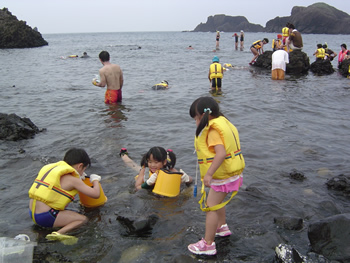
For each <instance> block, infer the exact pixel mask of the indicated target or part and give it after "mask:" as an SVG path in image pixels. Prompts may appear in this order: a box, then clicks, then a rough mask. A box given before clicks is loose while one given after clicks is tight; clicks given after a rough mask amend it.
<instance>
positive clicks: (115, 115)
mask: <svg viewBox="0 0 350 263" xmlns="http://www.w3.org/2000/svg"><path fill="white" fill-rule="evenodd" d="M106 107H107V108H106V109H105V110H103V111H102V112H103V115H104V116H107V117H108V118H106V119H105V123H109V124H110V126H109V127H111V128H118V127H121V126H122V123H121V121H127V120H128V118H127V117H126V116H125V114H124V111H129V110H128V109H127V108H126V107H125V106H124V105H122V104H120V103H117V104H106Z"/></svg>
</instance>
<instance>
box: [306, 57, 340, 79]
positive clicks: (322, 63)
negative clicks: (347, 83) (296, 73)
mask: <svg viewBox="0 0 350 263" xmlns="http://www.w3.org/2000/svg"><path fill="white" fill-rule="evenodd" d="M310 70H311V71H312V72H313V73H315V74H317V75H319V76H323V75H329V74H332V73H334V71H335V70H334V68H333V66H332V63H331V61H330V60H326V59H322V60H321V59H320V60H316V61H315V62H313V63H311V66H310Z"/></svg>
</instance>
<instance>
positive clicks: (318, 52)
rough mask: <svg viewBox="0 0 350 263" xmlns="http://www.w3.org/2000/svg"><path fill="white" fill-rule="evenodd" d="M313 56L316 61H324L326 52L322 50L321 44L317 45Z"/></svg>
mask: <svg viewBox="0 0 350 263" xmlns="http://www.w3.org/2000/svg"><path fill="white" fill-rule="evenodd" d="M313 55H314V56H316V61H317V60H324V57H325V56H326V50H325V49H324V48H323V46H322V44H317V49H316V51H315V53H314V54H313Z"/></svg>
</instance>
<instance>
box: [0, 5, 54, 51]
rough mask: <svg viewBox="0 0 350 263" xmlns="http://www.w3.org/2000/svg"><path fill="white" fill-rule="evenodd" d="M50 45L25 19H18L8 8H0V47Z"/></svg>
mask: <svg viewBox="0 0 350 263" xmlns="http://www.w3.org/2000/svg"><path fill="white" fill-rule="evenodd" d="M45 45H48V43H47V42H46V41H45V40H44V39H43V37H42V36H41V34H40V33H39V32H38V31H37V30H34V29H32V28H31V27H30V26H28V25H27V24H26V22H25V21H18V19H17V17H16V16H14V15H12V14H11V12H9V11H8V9H7V8H3V9H2V10H1V9H0V48H30V47H41V46H45Z"/></svg>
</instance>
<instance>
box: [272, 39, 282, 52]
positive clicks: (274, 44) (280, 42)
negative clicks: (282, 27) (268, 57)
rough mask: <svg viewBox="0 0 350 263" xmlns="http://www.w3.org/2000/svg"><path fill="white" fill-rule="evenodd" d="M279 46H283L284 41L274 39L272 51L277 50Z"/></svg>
mask: <svg viewBox="0 0 350 263" xmlns="http://www.w3.org/2000/svg"><path fill="white" fill-rule="evenodd" d="M277 45H279V46H281V45H282V41H281V40H280V39H272V49H274V50H275V49H276V48H277Z"/></svg>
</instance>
